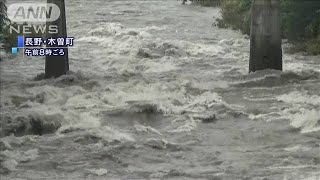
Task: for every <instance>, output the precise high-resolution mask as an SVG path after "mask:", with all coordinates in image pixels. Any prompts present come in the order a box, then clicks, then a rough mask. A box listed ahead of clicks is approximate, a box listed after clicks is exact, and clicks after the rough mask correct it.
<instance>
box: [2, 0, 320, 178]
mask: <svg viewBox="0 0 320 180" xmlns="http://www.w3.org/2000/svg"><path fill="white" fill-rule="evenodd" d="M13 2H20V1H16V0H15V1H14V0H12V2H11V0H10V1H9V4H10V3H13ZM180 4H181V2H180V1H175V0H92V1H87V0H86V1H85V0H68V1H67V2H66V9H67V21H68V22H67V25H68V36H72V37H75V47H74V48H72V49H70V52H69V53H70V59H69V61H70V70H71V71H72V72H71V73H70V74H69V75H66V76H62V77H60V78H57V79H50V80H39V78H38V79H37V78H36V79H35V77H36V76H37V75H38V74H40V73H43V72H44V59H43V58H26V57H25V58H23V57H22V54H20V55H18V56H15V57H12V58H7V59H5V60H3V61H1V63H0V65H1V131H2V132H1V133H0V134H1V139H0V142H1V149H0V150H1V152H0V158H1V159H0V160H1V168H0V173H1V175H0V176H1V179H3V180H4V179H17V180H18V179H19V180H20V179H21V180H22V179H50V180H51V179H59V180H60V179H79V180H80V179H219V180H220V179H221V180H229V179H230V180H238V179H246V180H251V179H252V180H267V179H270V180H271V179H272V180H273V179H280V180H285V179H290V180H291V179H297V180H298V179H299V180H300V179H301V180H302V179H303V180H304V179H307V180H318V179H320V173H319V172H320V140H319V138H320V91H319V88H320V57H319V56H304V55H303V54H301V53H295V54H288V53H287V49H288V48H289V47H290V44H288V43H287V42H286V41H283V49H284V55H283V60H284V62H283V63H284V71H283V72H279V71H273V70H265V71H260V72H256V73H250V74H249V73H248V65H249V62H248V61H249V45H250V42H249V39H248V37H247V36H245V35H243V34H241V33H240V32H238V31H234V30H230V29H219V28H217V27H215V26H212V24H213V22H214V19H215V18H218V17H219V16H220V14H219V11H220V9H219V8H209V7H199V6H195V5H184V6H183V5H180ZM39 127H40V128H39ZM13 134H14V135H13Z"/></svg>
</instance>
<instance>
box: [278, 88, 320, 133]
mask: <svg viewBox="0 0 320 180" xmlns="http://www.w3.org/2000/svg"><path fill="white" fill-rule="evenodd" d="M277 99H278V101H282V102H285V103H288V104H290V105H291V107H289V108H288V109H285V110H284V111H283V116H284V117H286V118H289V119H290V121H291V125H292V126H293V127H296V128H301V132H302V133H309V132H314V131H320V124H319V122H320V109H319V106H320V96H318V95H308V94H307V93H306V92H297V91H294V92H291V93H289V94H284V95H280V96H278V97H277Z"/></svg>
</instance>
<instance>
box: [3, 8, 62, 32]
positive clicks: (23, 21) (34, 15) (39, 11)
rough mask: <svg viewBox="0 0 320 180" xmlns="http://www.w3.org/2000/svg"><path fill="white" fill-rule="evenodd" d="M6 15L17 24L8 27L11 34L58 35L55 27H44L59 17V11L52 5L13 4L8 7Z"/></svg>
mask: <svg viewBox="0 0 320 180" xmlns="http://www.w3.org/2000/svg"><path fill="white" fill-rule="evenodd" d="M7 13H8V18H9V19H10V20H11V21H12V22H14V23H16V24H18V25H16V26H14V25H10V29H9V31H10V33H11V34H13V33H18V34H24V35H28V34H32V33H42V34H45V33H49V34H57V33H58V26H57V25H46V22H54V21H56V20H57V19H58V18H59V17H60V9H59V7H58V6H57V5H56V4H54V3H14V4H11V5H10V6H8V10H7Z"/></svg>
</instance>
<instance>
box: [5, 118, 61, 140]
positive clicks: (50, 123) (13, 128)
mask: <svg viewBox="0 0 320 180" xmlns="http://www.w3.org/2000/svg"><path fill="white" fill-rule="evenodd" d="M62 121H63V116H62V115H60V114H53V115H40V114H30V115H29V116H27V117H26V116H18V117H16V118H13V119H10V120H4V122H2V123H1V124H2V133H1V136H8V135H10V134H14V135H15V136H24V135H43V134H51V133H54V132H56V130H58V129H59V128H60V127H61V122H62Z"/></svg>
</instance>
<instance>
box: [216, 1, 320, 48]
mask: <svg viewBox="0 0 320 180" xmlns="http://www.w3.org/2000/svg"><path fill="white" fill-rule="evenodd" d="M251 3H252V0H221V18H220V19H218V20H217V25H218V26H219V27H222V28H232V29H237V30H241V31H242V32H243V33H245V34H250V22H251V21H250V19H251V17H250V16H251V11H250V9H251ZM280 3H281V18H282V23H281V24H282V32H283V33H282V34H283V35H282V36H283V37H284V38H287V39H288V40H289V41H291V42H293V43H299V45H300V47H301V48H300V49H301V50H305V51H308V52H310V53H311V54H320V1H318V0H280ZM301 44H302V45H301Z"/></svg>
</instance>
